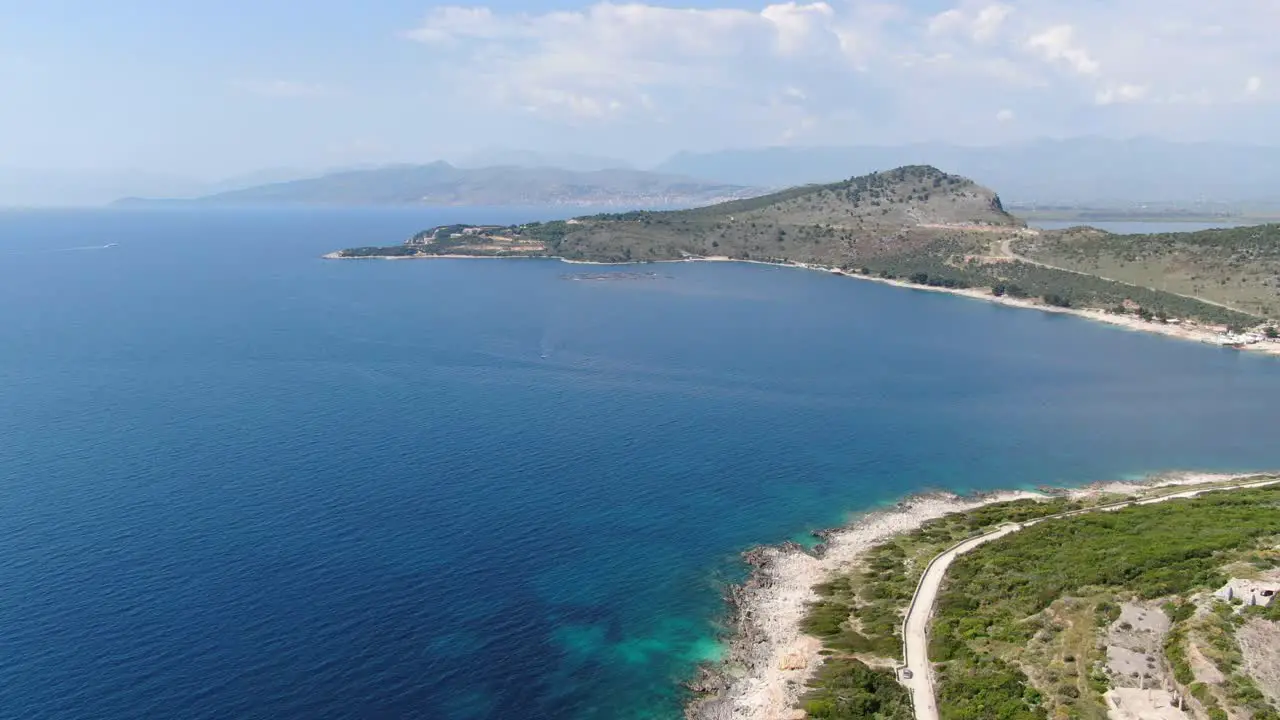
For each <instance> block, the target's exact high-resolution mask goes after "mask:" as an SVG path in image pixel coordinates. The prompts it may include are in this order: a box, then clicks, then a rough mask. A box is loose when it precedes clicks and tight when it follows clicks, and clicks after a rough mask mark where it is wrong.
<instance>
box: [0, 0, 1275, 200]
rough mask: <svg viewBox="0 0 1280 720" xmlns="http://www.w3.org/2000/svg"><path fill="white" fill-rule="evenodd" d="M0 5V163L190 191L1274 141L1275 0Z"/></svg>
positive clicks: (83, 1) (72, 1)
mask: <svg viewBox="0 0 1280 720" xmlns="http://www.w3.org/2000/svg"><path fill="white" fill-rule="evenodd" d="M299 9H300V8H299V7H298V6H290V5H287V4H260V3H251V2H248V1H247V0H231V1H229V2H226V3H220V4H217V5H214V6H207V5H199V4H194V3H183V2H179V3H157V2H148V1H147V0H132V1H128V0H126V2H124V3H123V4H113V5H110V6H104V5H101V4H98V3H90V2H87V0H68V1H67V2H64V3H59V4H57V5H32V4H29V3H18V2H16V1H15V0H0V97H3V98H4V104H5V107H6V108H7V110H8V111H7V112H0V167H3V168H24V169H36V170H39V169H53V170H63V171H65V170H76V171H96V172H119V171H126V170H127V171H130V172H140V173H147V174H155V175H165V176H174V177H179V178H194V179H199V180H202V181H211V180H217V179H223V178H228V177H235V176H238V175H243V174H246V173H253V172H258V171H261V170H264V169H294V170H297V169H302V170H320V169H325V168H332V167H345V166H349V165H359V164H369V163H374V164H385V163H401V162H405V163H421V162H428V161H431V160H436V159H446V160H451V161H452V160H454V159H456V158H459V157H462V156H465V155H467V154H469V153H472V152H477V151H482V150H484V149H486V148H490V147H493V146H495V145H496V146H502V147H510V148H518V149H522V150H532V151H536V152H543V153H559V154H562V153H576V154H583V155H593V156H607V157H615V158H618V159H621V160H624V161H626V162H627V163H630V164H632V165H636V166H639V167H645V166H647V165H653V164H656V163H657V162H660V161H661V159H663V158H666V157H669V156H671V155H673V154H675V153H677V152H680V151H693V152H703V151H709V150H717V149H723V148H753V147H769V146H791V145H796V146H849V145H859V146H861V145H874V146H894V145H903V144H910V143H919V142H942V143H949V144H956V145H967V146H984V145H996V144H1005V143H1014V142H1024V141H1028V140H1031V139H1035V138H1043V137H1059V138H1061V137H1079V136H1099V137H1108V138H1128V137H1134V136H1143V137H1153V138H1161V139H1165V140H1169V141H1176V142H1192V141H1230V142H1234V143H1241V144H1271V143H1274V142H1275V139H1274V134H1273V131H1272V128H1274V127H1276V126H1280V112H1278V111H1277V109H1278V108H1280V105H1278V104H1277V101H1280V91H1277V87H1280V80H1277V79H1276V78H1273V77H1269V76H1268V71H1269V70H1270V69H1272V68H1275V67H1280V62H1278V61H1280V51H1278V50H1277V49H1276V48H1275V47H1274V45H1273V43H1271V41H1270V28H1274V27H1277V26H1280V6H1276V5H1275V4H1274V3H1272V4H1269V5H1264V4H1261V3H1256V2H1249V1H1248V0H1226V1H1224V2H1222V3H1218V4H1216V5H1214V6H1213V7H1209V6H1205V5H1204V4H1202V3H1192V2H1189V0H1174V1H1173V2H1160V3H1156V2H1155V1H1154V0H1126V1H1124V2H1117V3H1108V4H1105V5H1103V4H1079V3H1066V2H1049V1H1047V0H1016V1H1014V0H1011V1H1010V2H986V1H985V0H947V1H945V2H944V1H943V0H912V1H910V2H903V3H896V4H888V3H878V2H864V1H861V0H829V1H827V2H821V1H819V2H786V3H779V2H773V3H769V2H759V1H756V2H749V1H745V0H723V1H719V2H713V1H711V0H682V1H680V2H675V3H672V4H670V5H657V4H644V3H632V4H609V3H590V2H581V1H580V0H534V1H532V2H516V1H515V0H493V1H492V2H488V3H484V4H480V5H473V6H458V5H448V4H435V3H424V2H409V1H408V0H390V1H389V2H385V3H378V4H376V5H375V6H369V5H367V4H364V3H356V2H354V1H353V0H323V1H322V2H318V3H314V4H309V5H308V6H306V8H305V13H303V12H299Z"/></svg>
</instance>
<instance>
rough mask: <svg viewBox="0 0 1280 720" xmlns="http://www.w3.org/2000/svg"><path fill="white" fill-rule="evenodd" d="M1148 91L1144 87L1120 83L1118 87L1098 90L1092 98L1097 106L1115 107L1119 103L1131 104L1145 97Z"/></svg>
mask: <svg viewBox="0 0 1280 720" xmlns="http://www.w3.org/2000/svg"><path fill="white" fill-rule="evenodd" d="M1149 90H1150V88H1148V87H1147V86H1145V85H1132V84H1127V83H1121V84H1118V85H1109V86H1107V87H1105V88H1103V89H1102V90H1099V91H1098V93H1097V95H1095V96H1094V101H1095V102H1097V103H1098V104H1099V105H1116V104H1120V103H1133V102H1138V101H1139V100H1142V99H1143V98H1145V97H1147V93H1148V91H1149Z"/></svg>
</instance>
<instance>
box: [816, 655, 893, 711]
mask: <svg viewBox="0 0 1280 720" xmlns="http://www.w3.org/2000/svg"><path fill="white" fill-rule="evenodd" d="M809 686H810V687H811V688H813V690H812V691H811V692H810V693H809V694H808V695H806V696H805V697H804V699H803V700H802V701H801V702H802V704H803V706H804V710H805V712H806V713H808V715H809V717H811V718H821V719H823V720H912V719H913V718H914V717H915V716H914V714H913V712H912V709H911V695H910V693H908V692H907V689H906V688H904V687H903V686H902V685H900V684H898V681H897V679H896V678H895V677H894V676H893V673H892V672H889V671H887V670H873V669H871V668H869V667H867V666H866V665H865V664H863V663H861V662H859V661H857V660H850V659H844V658H840V659H833V660H828V661H827V662H826V664H824V665H823V666H822V669H821V670H819V671H818V676H817V677H816V678H814V679H813V680H812V681H810V683H809Z"/></svg>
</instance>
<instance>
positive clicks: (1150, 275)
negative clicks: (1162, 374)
mask: <svg viewBox="0 0 1280 720" xmlns="http://www.w3.org/2000/svg"><path fill="white" fill-rule="evenodd" d="M326 257H330V258H341V259H367V258H395V259H409V258H440V257H455V258H456V257H490V258H496V257H543V258H560V259H563V260H568V261H575V262H593V263H637V262H659V261H680V260H736V261H748V262H764V263H773V264H780V265H791V266H799V267H806V268H811V269H818V270H824V271H829V272H835V273H840V274H844V275H848V276H852V277H860V278H863V279H871V280H877V281H880V282H888V283H894V284H898V285H904V286H911V287H916V288H923V289H929V290H933V291H939V292H950V293H955V294H963V295H968V296H971V297H978V298H983V299H987V300H992V301H995V302H1000V303H1003V304H1006V305H1012V306H1019V307H1036V308H1040V309H1043V310H1049V311H1053V312H1068V313H1073V314H1078V315H1082V316H1086V317H1089V318H1091V319H1095V320H1100V321H1103V322H1107V323H1111V324H1115V325H1121V326H1124V327H1127V328H1130V329H1136V330H1145V331H1149V332H1158V333H1162V334H1165V335H1170V336H1174V337H1181V338H1186V339H1194V340H1200V341H1203V342H1209V343H1214V344H1220V345H1224V346H1230V347H1241V348H1243V347H1248V348H1250V349H1255V350H1262V351H1267V352H1274V353H1280V343H1277V342H1275V340H1276V339H1277V338H1278V337H1280V333H1278V332H1277V330H1276V328H1275V324H1274V322H1273V320H1274V319H1275V318H1276V317H1277V316H1280V287H1277V284H1276V283H1277V282H1280V281H1277V279H1276V278H1277V273H1280V225H1264V226H1258V227H1254V228H1234V229H1231V230H1222V231H1209V232H1204V233H1181V234H1171V235H1163V236H1121V235H1113V234H1110V233H1105V232H1102V231H1099V230H1094V229H1091V228H1073V229H1070V230H1062V231H1039V230H1033V229H1030V228H1028V227H1027V226H1026V223H1025V222H1023V221H1022V220H1020V219H1018V218H1016V217H1014V216H1013V215H1011V214H1010V213H1008V212H1007V211H1006V210H1005V208H1004V206H1003V204H1002V203H1001V201H1000V198H999V196H998V195H997V194H996V193H995V192H993V191H991V190H989V189H987V188H984V187H982V186H980V185H978V184H977V183H975V182H974V181H972V180H970V179H968V178H963V177H960V176H957V175H951V174H948V173H945V172H942V171H940V170H938V169H936V168H933V167H930V166H908V167H902V168H898V169H896V170H891V171H888V172H882V173H873V174H871V175H864V176H860V177H854V178H850V179H849V180H845V181H842V182H838V183H830V184H825V185H806V186H802V187H797V188H792V189H790V190H784V191H781V192H777V193H772V194H769V195H762V196H759V197H754V198H749V199H739V200H733V201H730V202H723V203H719V204H715V205H710V206H706V207H701V208H696V209H691V210H678V211H663V212H654V211H635V212H627V213H613V214H600V215H590V216H583V217H577V218H573V219H569V220H562V221H553V222H543V223H527V224H523V225H512V226H501V227H500V226H486V225H466V224H457V225H448V226H441V227H435V228H431V229H428V230H426V231H423V232H420V233H418V234H416V235H414V236H413V237H411V238H409V239H408V240H406V241H405V242H404V243H402V244H400V245H394V246H390V247H358V248H349V249H346V250H339V251H337V252H334V253H331V254H329V255H327V256H326Z"/></svg>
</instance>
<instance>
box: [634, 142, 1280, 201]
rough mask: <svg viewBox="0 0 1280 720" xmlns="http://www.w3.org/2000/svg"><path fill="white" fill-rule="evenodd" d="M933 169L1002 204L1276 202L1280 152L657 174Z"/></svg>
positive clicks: (899, 158)
mask: <svg viewBox="0 0 1280 720" xmlns="http://www.w3.org/2000/svg"><path fill="white" fill-rule="evenodd" d="M913 164H932V165H937V166H939V167H945V168H947V169H948V171H951V172H956V173H960V174H962V175H965V176H967V177H971V178H974V179H975V180H977V181H978V182H981V183H983V184H984V185H988V186H992V187H998V188H1001V192H1002V196H1003V197H1004V199H1005V201H1006V202H1009V203H1018V204H1021V203H1037V202H1038V203H1077V204H1096V205H1109V206H1115V205H1117V204H1121V203H1137V202H1144V201H1165V202H1197V201H1222V202H1237V203H1241V202H1267V203H1275V202H1280V147H1256V146H1247V145H1232V144H1228V143H1174V142H1167V141H1163V140H1154V139H1133V140H1110V139H1104V138H1077V139H1072V140H1037V141H1034V142H1028V143H1020V144H1013V145H1002V146H996V147H962V146H956V145H945V144H933V143H929V144H918V145H903V146H895V147H874V146H866V147H777V148H758V149H744V150H724V151H719V152H708V153H689V152H686V153H680V154H677V155H675V156H674V157H672V158H670V159H669V160H667V161H666V162H663V163H662V164H660V165H658V166H657V167H656V168H654V169H655V170H657V171H659V172H668V173H678V174H681V175H687V176H690V177H696V178H700V179H703V180H710V181H719V182H727V181H728V179H729V178H732V181H733V182H736V183H741V184H744V185H765V186H770V187H780V186H789V185H800V184H805V183H818V182H834V181H836V180H839V179H842V178H847V177H850V176H852V175H858V174H862V173H867V172H873V171H876V170H885V169H888V168H893V167H898V166H902V165H913Z"/></svg>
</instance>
